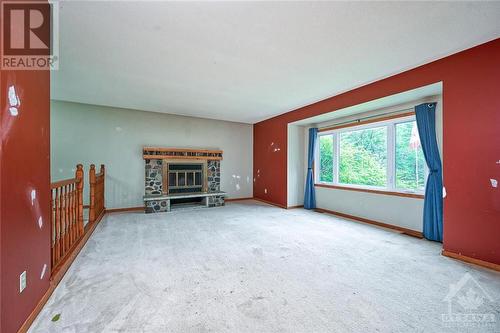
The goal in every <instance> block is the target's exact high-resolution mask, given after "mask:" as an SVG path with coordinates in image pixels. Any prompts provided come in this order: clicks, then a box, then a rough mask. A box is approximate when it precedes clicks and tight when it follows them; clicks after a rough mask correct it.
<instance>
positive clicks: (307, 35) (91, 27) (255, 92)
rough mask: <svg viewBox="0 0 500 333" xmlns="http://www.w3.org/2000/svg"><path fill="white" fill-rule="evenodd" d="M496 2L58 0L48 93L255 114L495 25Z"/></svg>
mask: <svg viewBox="0 0 500 333" xmlns="http://www.w3.org/2000/svg"><path fill="white" fill-rule="evenodd" d="M499 18H500V2H480V3H478V2H474V3H467V2H440V3H436V2H374V3H370V2H272V3H271V2H159V1H156V2H143V1H134V2H130V1H129V2H121V1H120V2H118V1H114V2H111V1H98V2H95V1H92V2H90V1H78V2H76V1H64V2H61V3H60V67H59V71H55V72H53V74H52V78H53V80H52V98H53V99H58V100H65V101H73V102H81V103H89V104H97V105H107V106H114V107H122V108H131V109H139V110H145V111H154V112H164V113H173V114H182V115H190V116H196V117H204V118H213V119H222V120H230V121H239V122H247V123H254V122H257V121H260V120H263V119H266V118H269V117H272V116H275V115H278V114H281V113H284V112H287V111H290V110H293V109H295V108H298V107H301V106H304V105H307V104H310V103H312V102H316V101H319V100H321V99H324V98H327V97H330V96H333V95H336V94H338V93H341V92H344V91H348V90H350V89H352V88H355V87H358V86H361V85H364V84H366V83H369V82H373V81H375V80H378V79H381V78H383V77H387V76H390V75H393V74H395V73H398V72H401V71H404V70H407V69H410V68H413V67H415V66H418V65H421V64H424V63H427V62H429V61H432V60H435V59H438V58H441V57H443V56H446V55H449V54H452V53H455V52H457V51H461V50H464V49H467V48H469V47H472V46H474V45H477V44H481V43H483V42H486V41H489V40H492V39H495V38H498V37H500V19H499Z"/></svg>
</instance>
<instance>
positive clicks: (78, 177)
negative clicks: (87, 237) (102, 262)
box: [75, 164, 84, 235]
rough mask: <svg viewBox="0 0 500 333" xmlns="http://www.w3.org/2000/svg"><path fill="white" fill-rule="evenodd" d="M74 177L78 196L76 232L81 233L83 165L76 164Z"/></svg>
mask: <svg viewBox="0 0 500 333" xmlns="http://www.w3.org/2000/svg"><path fill="white" fill-rule="evenodd" d="M75 178H76V180H77V194H78V195H77V197H78V234H79V235H83V181H84V177H83V165H81V164H78V165H77V166H76V172H75Z"/></svg>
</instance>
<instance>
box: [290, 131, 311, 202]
mask: <svg viewBox="0 0 500 333" xmlns="http://www.w3.org/2000/svg"><path fill="white" fill-rule="evenodd" d="M305 130H306V129H305V127H304V126H299V125H288V164H287V166H288V168H287V170H288V176H287V193H288V195H287V200H288V201H287V206H288V207H290V206H300V205H303V204H304V185H305V176H306V171H307V154H305V152H306V146H305V142H306V139H305V133H306V132H305ZM304 161H305V163H306V165H305V167H304Z"/></svg>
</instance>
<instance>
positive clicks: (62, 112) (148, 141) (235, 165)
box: [50, 101, 253, 208]
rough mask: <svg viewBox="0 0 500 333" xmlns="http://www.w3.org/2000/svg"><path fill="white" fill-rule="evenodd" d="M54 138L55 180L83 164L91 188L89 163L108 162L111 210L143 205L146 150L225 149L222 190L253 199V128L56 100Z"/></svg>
mask: <svg viewBox="0 0 500 333" xmlns="http://www.w3.org/2000/svg"><path fill="white" fill-rule="evenodd" d="M50 134H51V176H52V181H56V180H60V179H65V178H71V177H73V176H74V170H75V165H76V164H78V163H82V164H83V165H84V168H85V176H86V179H85V184H86V187H88V169H89V165H90V164H91V163H94V164H95V165H96V166H98V165H100V164H101V163H103V164H105V165H106V171H107V176H106V207H107V208H122V207H135V206H142V204H143V202H142V196H143V195H144V160H143V159H142V147H143V146H163V147H180V148H213V149H222V150H223V151H224V155H223V161H222V163H221V189H222V190H223V191H226V192H227V193H228V197H229V198H243V197H251V196H252V191H253V189H252V185H253V175H252V162H253V161H252V149H253V148H252V145H253V128H252V125H250V124H242V123H234V122H227V121H217V120H208V119H201V118H193V117H184V116H177V115H170V114H163V113H153V112H144V111H137V110H128V109H118V108H111V107H104V106H96V105H88V104H78V103H70V102H61V101H52V102H51V133H50ZM87 198H88V195H87V192H86V193H85V199H87ZM86 201H88V200H86Z"/></svg>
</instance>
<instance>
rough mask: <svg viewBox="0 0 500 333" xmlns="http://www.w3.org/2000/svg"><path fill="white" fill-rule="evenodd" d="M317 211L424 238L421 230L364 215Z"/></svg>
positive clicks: (325, 210)
mask: <svg viewBox="0 0 500 333" xmlns="http://www.w3.org/2000/svg"><path fill="white" fill-rule="evenodd" d="M316 211H317V212H319V213H328V214H332V215H336V216H340V217H343V218H347V219H350V220H355V221H359V222H363V223H367V224H372V225H376V226H378V227H383V228H386V229H391V230H394V231H397V232H400V233H402V234H405V235H408V236H412V237H417V238H423V237H424V235H423V234H422V233H421V232H420V231H416V230H412V229H407V228H403V227H399V226H396V225H392V224H387V223H383V222H378V221H374V220H370V219H366V218H364V217H359V216H354V215H349V214H344V213H340V212H336V211H333V210H328V209H323V208H316Z"/></svg>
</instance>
